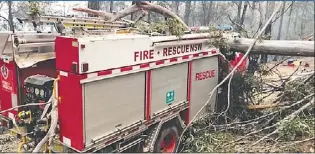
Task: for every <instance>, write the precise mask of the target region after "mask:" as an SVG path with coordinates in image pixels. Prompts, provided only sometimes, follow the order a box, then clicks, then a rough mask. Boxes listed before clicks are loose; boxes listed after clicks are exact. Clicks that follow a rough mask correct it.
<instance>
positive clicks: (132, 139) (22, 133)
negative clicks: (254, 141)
mask: <svg viewBox="0 0 315 154" xmlns="http://www.w3.org/2000/svg"><path fill="white" fill-rule="evenodd" d="M45 19H46V20H54V21H58V19H59V21H60V18H58V19H57V18H52V17H50V18H45ZM67 20H73V19H72V18H71V19H67V18H63V20H61V21H63V22H65V23H64V24H69V23H71V22H68V23H66V21H67ZM77 21H78V20H77ZM81 22H83V20H81ZM84 22H90V24H91V25H93V23H95V22H94V19H93V20H92V19H84ZM79 24H82V25H84V23H79ZM98 24H106V23H98ZM119 24H121V23H119ZM86 25H89V24H86V23H85V26H86ZM94 26H95V25H94ZM103 26H104V25H103ZM98 33H99V32H98ZM0 38H1V46H0V50H1V60H0V67H1V80H0V81H1V89H0V96H1V97H0V105H1V111H5V110H8V109H10V108H12V107H16V106H18V105H22V104H29V103H45V102H47V101H48V100H49V99H50V97H51V96H52V94H53V91H55V94H56V99H58V114H59V117H58V127H57V131H56V134H57V138H56V140H54V141H53V144H52V146H45V147H44V148H43V149H42V151H53V152H70V151H72V152H73V151H74V152H125V151H129V152H130V151H132V152H175V149H176V147H177V146H178V145H177V144H178V140H179V136H180V135H181V133H182V130H183V129H184V128H185V126H186V125H187V124H188V123H189V122H190V121H191V120H192V117H194V116H195V115H196V113H197V112H198V110H200V109H201V107H202V106H203V105H204V103H205V102H206V101H207V99H208V97H209V95H208V94H209V92H210V91H212V90H213V88H214V87H215V86H216V85H217V84H218V71H219V70H218V55H219V51H218V49H216V48H212V47H209V45H208V42H207V41H208V40H209V38H208V37H207V34H204V33H198V34H185V35H184V36H182V37H180V38H178V37H176V36H149V35H141V34H135V33H120V34H119V31H117V29H116V30H115V31H110V32H108V31H107V32H106V34H105V33H103V34H101V35H96V34H95V35H94V34H93V35H92V34H90V33H89V35H80V36H76V35H75V34H72V35H67V36H61V35H60V34H59V33H44V32H42V33H36V32H33V33H31V32H27V33H26V32H16V33H14V34H10V33H1V36H0ZM215 103H216V97H215V96H214V97H212V99H211V103H210V104H209V106H208V107H207V108H206V109H205V111H208V112H209V111H210V112H211V111H213V110H214V109H215ZM47 109H48V110H50V109H51V107H49V105H48V104H47V105H43V106H40V105H39V106H26V107H22V108H15V109H13V110H9V111H6V112H4V113H3V114H2V115H1V117H2V119H3V124H7V125H8V127H9V128H10V131H11V133H13V134H15V135H17V136H19V137H20V138H22V141H21V143H20V145H19V149H18V151H24V152H30V151H32V149H33V148H34V147H35V146H36V144H38V143H39V141H40V140H41V139H42V138H43V137H44V136H45V135H46V133H47V130H48V127H49V122H50V119H49V118H46V119H45V118H43V116H42V115H43V113H45V112H44V110H46V111H47ZM200 116H202V114H200Z"/></svg>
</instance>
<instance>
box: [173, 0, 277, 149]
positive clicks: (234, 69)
mask: <svg viewBox="0 0 315 154" xmlns="http://www.w3.org/2000/svg"><path fill="white" fill-rule="evenodd" d="M282 4H283V2H280V4H279V6H278V8H277V9H276V10H274V12H273V13H272V15H271V16H270V18H269V19H268V21H267V22H266V24H265V26H264V27H263V28H262V30H261V31H260V32H259V34H258V35H257V37H256V38H255V39H254V41H253V43H252V44H251V45H250V46H249V48H248V49H247V51H246V53H245V55H244V56H243V57H242V58H241V60H240V61H239V62H238V63H237V65H236V66H235V67H234V68H233V70H232V71H231V72H230V73H229V74H228V75H227V76H226V77H225V78H224V79H223V80H222V81H221V82H220V83H219V84H218V85H217V86H215V87H214V88H213V90H212V91H211V92H210V96H209V98H208V100H207V102H206V103H205V104H204V105H203V106H202V107H201V109H200V110H199V111H198V112H197V113H196V115H195V116H194V117H193V118H192V120H191V121H190V122H189V123H188V124H187V126H186V127H185V129H184V130H183V132H182V134H181V136H180V138H179V143H178V144H180V142H181V140H182V137H183V135H184V132H185V131H186V130H187V129H188V128H189V126H190V125H191V123H192V122H193V121H194V120H195V119H196V117H197V116H198V115H199V113H200V112H201V111H202V110H203V109H204V108H205V107H206V106H207V105H208V104H209V102H210V100H211V97H212V95H213V94H214V92H215V91H216V90H217V89H218V88H219V87H220V86H221V85H222V84H223V83H224V82H225V81H226V80H227V79H228V78H229V77H230V76H231V75H232V74H233V73H234V72H235V71H236V69H237V68H238V67H239V66H240V65H241V64H242V62H243V61H244V60H245V58H246V57H247V56H248V54H249V53H250V51H251V50H252V48H253V47H254V45H255V43H256V42H257V40H258V38H259V37H260V36H261V35H262V33H263V32H264V31H265V29H266V28H267V26H268V24H269V23H270V22H271V20H272V19H273V17H274V16H275V15H276V13H277V12H279V10H280V8H281V6H282ZM176 151H178V147H177V148H176Z"/></svg>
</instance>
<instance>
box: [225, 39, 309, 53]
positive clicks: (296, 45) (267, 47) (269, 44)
mask: <svg viewBox="0 0 315 154" xmlns="http://www.w3.org/2000/svg"><path fill="white" fill-rule="evenodd" d="M253 41H254V40H253V39H246V38H238V39H236V41H235V40H233V39H230V40H228V41H227V44H228V45H229V47H230V48H231V49H232V50H236V51H246V50H247V49H248V47H249V46H250V44H252V43H253ZM251 52H252V53H255V54H268V55H282V56H306V57H314V42H313V41H295V40H294V41H292V40H263V41H262V42H256V44H255V46H254V47H253V49H252V51H251Z"/></svg>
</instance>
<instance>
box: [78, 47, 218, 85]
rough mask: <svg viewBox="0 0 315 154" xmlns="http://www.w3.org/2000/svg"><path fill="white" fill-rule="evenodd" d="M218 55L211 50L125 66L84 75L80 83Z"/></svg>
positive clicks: (215, 51)
mask: <svg viewBox="0 0 315 154" xmlns="http://www.w3.org/2000/svg"><path fill="white" fill-rule="evenodd" d="M218 54H219V52H218V51H217V50H212V51H205V52H201V53H197V54H191V55H185V56H181V57H175V58H170V59H164V60H159V61H154V62H149V63H143V64H139V65H134V66H125V67H120V68H116V69H109V70H104V71H99V72H95V73H90V74H86V75H84V77H83V78H82V80H81V83H86V82H91V81H94V80H101V79H104V78H110V77H114V76H119V75H125V74H129V73H135V72H140V71H145V70H149V69H153V68H159V67H163V66H169V65H173V64H178V63H183V62H187V61H190V60H193V59H199V58H203V57H210V56H214V55H218Z"/></svg>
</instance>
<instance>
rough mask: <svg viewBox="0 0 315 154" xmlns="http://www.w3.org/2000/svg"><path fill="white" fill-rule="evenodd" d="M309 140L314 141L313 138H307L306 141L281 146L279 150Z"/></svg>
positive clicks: (314, 138)
mask: <svg viewBox="0 0 315 154" xmlns="http://www.w3.org/2000/svg"><path fill="white" fill-rule="evenodd" d="M310 140H315V137H312V138H308V139H305V140H301V141H295V142H293V143H291V144H288V145H284V146H281V147H280V149H282V148H285V147H288V146H292V145H295V144H299V143H303V142H307V141H310Z"/></svg>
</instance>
